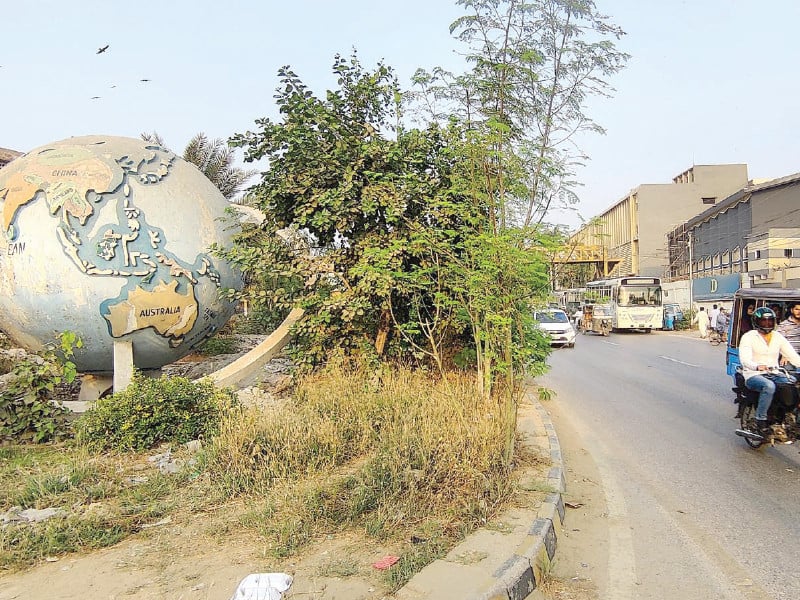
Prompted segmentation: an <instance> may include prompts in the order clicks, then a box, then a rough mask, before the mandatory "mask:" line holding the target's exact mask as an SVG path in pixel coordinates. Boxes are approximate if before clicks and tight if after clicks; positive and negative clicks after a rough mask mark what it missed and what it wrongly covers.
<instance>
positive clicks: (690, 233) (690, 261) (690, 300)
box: [686, 230, 694, 312]
mask: <svg viewBox="0 0 800 600" xmlns="http://www.w3.org/2000/svg"><path fill="white" fill-rule="evenodd" d="M686 235H687V239H688V242H687V245H688V246H689V311H690V312H691V311H692V309H693V308H694V298H693V297H692V260H693V258H694V257H693V256H692V232H691V230H689V231H687V232H686Z"/></svg>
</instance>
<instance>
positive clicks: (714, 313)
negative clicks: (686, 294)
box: [708, 304, 719, 329]
mask: <svg viewBox="0 0 800 600" xmlns="http://www.w3.org/2000/svg"><path fill="white" fill-rule="evenodd" d="M718 316H719V307H718V306H717V305H716V304H715V305H713V306H712V307H711V310H710V311H708V323H709V326H710V327H711V329H716V328H717V317H718Z"/></svg>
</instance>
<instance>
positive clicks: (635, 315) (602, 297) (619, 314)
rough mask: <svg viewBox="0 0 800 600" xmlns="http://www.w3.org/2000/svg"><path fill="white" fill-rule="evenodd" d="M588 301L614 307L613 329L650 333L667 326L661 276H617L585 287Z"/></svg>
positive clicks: (612, 313) (612, 315) (612, 308)
mask: <svg viewBox="0 0 800 600" xmlns="http://www.w3.org/2000/svg"><path fill="white" fill-rule="evenodd" d="M586 294H587V302H588V298H591V297H594V298H596V299H597V301H598V302H604V303H608V304H609V305H610V306H611V328H612V330H613V331H618V330H623V329H640V330H643V331H646V332H647V333H650V332H651V331H652V330H653V329H661V328H663V327H664V308H663V306H662V305H661V280H660V279H659V278H658V277H634V276H631V277H616V278H614V279H598V280H597V281H590V282H589V283H587V284H586Z"/></svg>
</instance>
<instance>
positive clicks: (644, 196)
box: [636, 164, 747, 277]
mask: <svg viewBox="0 0 800 600" xmlns="http://www.w3.org/2000/svg"><path fill="white" fill-rule="evenodd" d="M746 185H747V165H744V164H732V165H695V166H694V167H692V168H691V169H688V170H687V171H685V172H684V173H682V174H681V175H679V176H677V177H676V178H675V179H673V183H671V184H644V185H641V186H639V188H637V190H636V198H637V208H638V231H637V234H638V243H639V257H638V271H637V273H638V274H639V275H643V276H645V277H663V276H664V274H665V273H666V272H667V271H668V267H669V264H670V257H669V252H668V249H667V233H668V232H670V231H672V230H673V229H674V228H675V227H677V226H678V225H680V224H681V223H684V222H686V221H687V220H689V219H691V218H692V217H695V216H697V215H699V214H700V213H702V212H703V211H705V210H707V209H708V208H709V206H712V205H713V204H716V203H718V202H721V201H722V200H724V199H725V198H727V197H728V196H730V195H731V194H733V193H734V192H736V191H737V190H740V189H741V188H742V187H744V186H746Z"/></svg>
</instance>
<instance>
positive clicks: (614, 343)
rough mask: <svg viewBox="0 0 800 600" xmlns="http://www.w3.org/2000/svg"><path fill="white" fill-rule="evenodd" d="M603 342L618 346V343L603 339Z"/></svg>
mask: <svg viewBox="0 0 800 600" xmlns="http://www.w3.org/2000/svg"><path fill="white" fill-rule="evenodd" d="M603 343H604V344H608V345H609V346H619V344H618V343H616V342H606V341H605V340H603Z"/></svg>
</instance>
